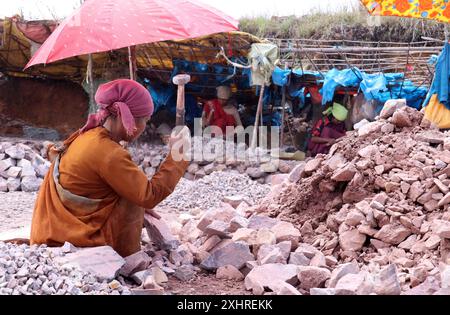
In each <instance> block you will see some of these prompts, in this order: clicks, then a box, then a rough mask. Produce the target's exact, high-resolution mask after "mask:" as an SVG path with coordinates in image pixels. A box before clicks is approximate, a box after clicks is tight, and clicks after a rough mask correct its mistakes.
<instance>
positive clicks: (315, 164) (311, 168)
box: [304, 158, 322, 173]
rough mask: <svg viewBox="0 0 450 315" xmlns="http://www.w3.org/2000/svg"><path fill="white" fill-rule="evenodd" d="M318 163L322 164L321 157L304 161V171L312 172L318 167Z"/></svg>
mask: <svg viewBox="0 0 450 315" xmlns="http://www.w3.org/2000/svg"><path fill="white" fill-rule="evenodd" d="M320 164H322V159H318V158H316V159H312V160H310V161H308V162H307V163H306V165H305V169H304V171H305V172H306V173H313V172H315V171H316V170H317V169H318V168H319V166H320Z"/></svg>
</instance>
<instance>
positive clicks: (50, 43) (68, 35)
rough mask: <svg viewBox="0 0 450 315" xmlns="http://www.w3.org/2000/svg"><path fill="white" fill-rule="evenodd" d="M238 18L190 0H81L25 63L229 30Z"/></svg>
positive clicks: (36, 62)
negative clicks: (75, 8)
mask: <svg viewBox="0 0 450 315" xmlns="http://www.w3.org/2000/svg"><path fill="white" fill-rule="evenodd" d="M237 29H238V22H237V21H236V20H234V19H233V18H231V17H229V16H227V15H225V14H224V13H222V12H220V11H218V10H216V9H214V8H212V7H210V6H208V5H206V4H203V3H201V2H199V1H196V0H87V1H86V2H84V3H83V5H82V6H81V7H80V8H79V9H78V10H77V11H75V12H74V13H73V14H72V15H71V16H70V17H68V18H67V19H66V20H64V21H63V22H62V23H61V24H60V25H59V26H58V27H57V28H56V29H55V31H54V32H53V33H52V34H51V35H50V37H49V38H48V39H47V40H46V41H45V42H44V44H43V45H42V46H41V47H40V48H39V50H38V51H37V52H36V53H35V54H34V56H33V57H32V58H31V60H30V61H29V62H28V64H27V65H26V67H25V69H26V68H28V67H31V66H33V65H36V64H42V63H43V64H46V63H51V62H54V61H57V60H61V59H65V58H70V57H74V56H79V55H85V54H91V53H99V52H104V51H109V50H114V49H120V48H124V47H131V46H135V45H139V44H146V43H152V42H159V41H166V40H180V39H187V38H195V37H200V36H205V35H210V34H215V33H222V32H228V31H234V30H237Z"/></svg>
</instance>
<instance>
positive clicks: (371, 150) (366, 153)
mask: <svg viewBox="0 0 450 315" xmlns="http://www.w3.org/2000/svg"><path fill="white" fill-rule="evenodd" d="M377 152H379V149H378V146H376V145H368V146H366V147H364V148H362V149H361V150H359V151H358V155H359V156H361V157H363V158H366V159H368V158H371V157H373V156H374V155H375V154H376V153H377Z"/></svg>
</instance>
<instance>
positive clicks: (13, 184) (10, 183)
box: [6, 178, 20, 191]
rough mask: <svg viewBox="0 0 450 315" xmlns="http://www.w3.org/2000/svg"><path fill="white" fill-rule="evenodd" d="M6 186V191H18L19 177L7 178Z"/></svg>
mask: <svg viewBox="0 0 450 315" xmlns="http://www.w3.org/2000/svg"><path fill="white" fill-rule="evenodd" d="M6 186H7V187H8V191H18V190H19V189H20V179H18V178H8V179H7V181H6Z"/></svg>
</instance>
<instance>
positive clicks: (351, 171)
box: [331, 163, 357, 182]
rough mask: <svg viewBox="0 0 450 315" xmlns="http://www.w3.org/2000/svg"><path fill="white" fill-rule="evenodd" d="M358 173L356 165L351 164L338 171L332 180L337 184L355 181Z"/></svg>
mask: <svg viewBox="0 0 450 315" xmlns="http://www.w3.org/2000/svg"><path fill="white" fill-rule="evenodd" d="M356 172H357V170H356V167H355V165H353V164H352V163H349V164H348V165H346V166H345V167H343V168H340V169H337V170H336V171H335V172H334V173H333V176H332V177H331V179H332V180H334V181H336V182H349V181H351V180H352V179H353V177H354V176H355V174H356Z"/></svg>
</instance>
